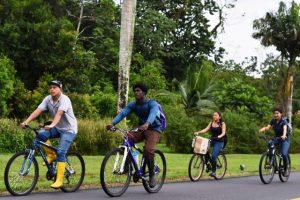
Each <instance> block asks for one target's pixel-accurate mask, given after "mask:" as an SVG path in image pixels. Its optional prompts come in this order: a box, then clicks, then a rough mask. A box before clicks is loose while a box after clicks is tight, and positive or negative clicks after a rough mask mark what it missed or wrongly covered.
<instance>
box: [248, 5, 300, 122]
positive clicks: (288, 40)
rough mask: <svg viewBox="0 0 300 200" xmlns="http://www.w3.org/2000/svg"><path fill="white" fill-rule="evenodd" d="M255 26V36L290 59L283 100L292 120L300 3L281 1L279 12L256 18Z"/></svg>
mask: <svg viewBox="0 0 300 200" xmlns="http://www.w3.org/2000/svg"><path fill="white" fill-rule="evenodd" d="M253 28H254V29H255V30H257V32H255V33H254V34H253V37H254V38H256V39H260V41H261V44H262V45H263V46H272V45H273V46H275V47H276V49H277V50H278V51H279V52H280V53H281V56H282V57H283V58H285V59H287V60H288V63H289V64H288V68H287V73H286V77H285V92H284V98H283V102H284V105H285V106H284V107H285V112H286V114H287V116H288V118H289V120H290V122H291V117H292V97H293V77H294V75H295V70H296V67H297V62H296V59H297V57H298V56H299V55H300V5H299V4H297V3H295V2H294V1H293V2H292V3H291V7H290V8H289V9H288V8H287V6H286V4H285V3H283V2H280V4H279V9H278V11H277V12H268V13H266V16H265V17H263V18H260V19H257V20H255V21H254V23H253Z"/></svg>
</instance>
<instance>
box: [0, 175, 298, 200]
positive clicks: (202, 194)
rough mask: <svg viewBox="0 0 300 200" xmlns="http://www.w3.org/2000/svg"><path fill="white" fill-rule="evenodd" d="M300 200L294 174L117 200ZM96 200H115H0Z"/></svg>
mask: <svg viewBox="0 0 300 200" xmlns="http://www.w3.org/2000/svg"><path fill="white" fill-rule="evenodd" d="M299 197H300V173H292V175H291V177H290V180H289V181H288V182H287V183H281V182H280V180H279V178H278V176H276V177H275V178H274V180H273V182H272V183H271V184H269V185H264V184H262V183H261V182H260V179H259V177H258V176H252V177H243V178H230V179H224V180H221V181H215V180H204V181H199V182H197V183H192V182H183V183H169V184H165V185H164V187H163V188H162V190H161V191H160V192H159V193H157V194H148V193H146V191H145V190H144V188H143V186H133V187H129V189H128V190H127V191H126V193H125V194H124V195H123V196H122V197H120V198H117V199H128V200H135V199H136V200H141V199H146V200H161V199H163V200H190V199H197V200H258V199H259V200H287V199H295V198H299ZM4 199H5V200H6V199H7V200H13V199H18V200H76V199H78V200H79V199H80V200H82V199H85V200H90V199H91V200H94V199H97V200H99V199H112V198H110V197H108V196H107V195H106V194H105V193H104V192H103V190H100V189H99V190H80V191H78V192H76V193H68V194H67V193H62V192H49V193H39V194H30V195H29V196H26V197H11V196H6V197H0V200H4Z"/></svg>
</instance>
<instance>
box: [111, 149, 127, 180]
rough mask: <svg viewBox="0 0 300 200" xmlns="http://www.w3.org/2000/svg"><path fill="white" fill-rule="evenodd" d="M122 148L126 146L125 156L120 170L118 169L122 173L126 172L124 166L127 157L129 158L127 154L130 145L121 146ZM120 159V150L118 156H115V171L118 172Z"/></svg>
mask: <svg viewBox="0 0 300 200" xmlns="http://www.w3.org/2000/svg"><path fill="white" fill-rule="evenodd" d="M121 148H124V156H123V159H122V163H121V166H120V170H119V171H118V173H120V174H122V173H123V172H124V166H125V162H126V158H127V155H128V147H126V146H121ZM119 159H120V154H119V152H118V153H117V156H116V158H115V162H114V167H113V173H115V172H117V167H118V163H119Z"/></svg>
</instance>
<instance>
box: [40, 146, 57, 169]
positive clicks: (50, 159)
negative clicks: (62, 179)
mask: <svg viewBox="0 0 300 200" xmlns="http://www.w3.org/2000/svg"><path fill="white" fill-rule="evenodd" d="M45 143H46V144H48V145H50V146H51V142H50V140H47V141H46V142H45ZM43 150H44V152H45V154H46V156H47V161H48V163H49V164H51V163H52V162H53V161H54V160H55V159H56V154H55V152H54V151H53V150H52V149H49V148H47V147H46V146H43ZM43 165H45V163H43Z"/></svg>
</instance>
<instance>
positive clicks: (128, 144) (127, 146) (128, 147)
mask: <svg viewBox="0 0 300 200" xmlns="http://www.w3.org/2000/svg"><path fill="white" fill-rule="evenodd" d="M119 147H120V148H124V157H123V160H122V164H121V169H120V172H121V173H123V171H124V166H125V162H126V158H127V156H128V155H129V158H130V161H131V163H132V164H133V167H134V170H135V172H136V174H137V175H138V176H139V177H141V178H142V179H144V178H145V174H144V173H143V169H144V167H145V163H144V160H145V159H144V156H143V157H142V160H141V167H140V169H139V168H138V163H137V162H136V160H135V159H134V157H133V154H132V148H135V149H136V150H137V151H139V152H140V153H141V154H142V153H143V151H142V150H140V149H139V148H138V146H136V145H135V144H134V142H133V141H132V140H129V138H128V136H127V135H126V136H125V137H124V142H123V144H122V145H120V146H119ZM116 165H117V159H116V161H115V165H114V170H115V168H116Z"/></svg>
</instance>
